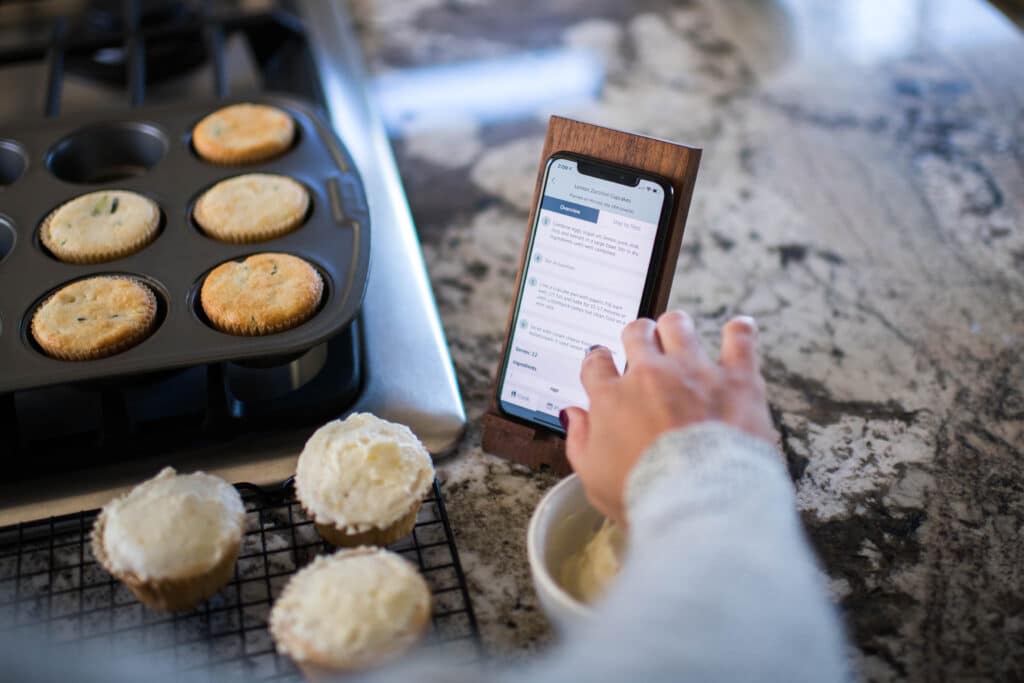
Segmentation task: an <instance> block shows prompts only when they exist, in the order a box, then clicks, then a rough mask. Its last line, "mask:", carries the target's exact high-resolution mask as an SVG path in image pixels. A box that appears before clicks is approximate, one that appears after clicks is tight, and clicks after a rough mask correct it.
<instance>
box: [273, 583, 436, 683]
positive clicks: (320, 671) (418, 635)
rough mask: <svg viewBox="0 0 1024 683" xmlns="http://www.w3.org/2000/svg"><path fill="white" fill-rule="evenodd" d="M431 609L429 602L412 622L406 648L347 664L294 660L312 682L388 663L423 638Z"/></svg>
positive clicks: (319, 682) (303, 674)
mask: <svg viewBox="0 0 1024 683" xmlns="http://www.w3.org/2000/svg"><path fill="white" fill-rule="evenodd" d="M430 609H431V608H430V604H429V603H428V605H427V608H426V609H425V610H424V611H423V612H422V614H418V615H417V621H416V623H414V624H412V625H411V626H410V629H409V642H408V643H407V644H406V646H405V647H404V648H401V649H399V650H394V651H392V652H388V653H385V654H383V655H381V656H380V657H377V658H375V659H361V660H358V661H353V662H352V663H351V664H349V665H347V666H336V665H329V664H326V663H323V662H319V661H315V660H314V659H313V658H312V657H311V658H310V659H294V658H293V659H292V661H293V662H295V666H297V667H298V669H299V671H301V672H302V677H303V678H305V679H306V680H307V681H310V683H321V681H337V680H338V676H339V674H346V673H351V674H355V673H359V672H361V671H366V670H367V669H372V668H373V667H376V666H380V665H382V664H386V663H387V662H390V661H393V660H395V659H397V658H398V657H400V656H402V655H403V654H405V653H407V652H409V651H410V650H412V649H413V648H414V647H416V645H418V644H419V643H420V641H422V640H423V637H424V636H425V635H426V633H427V626H428V625H429V624H430Z"/></svg>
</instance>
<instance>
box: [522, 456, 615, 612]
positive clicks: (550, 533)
mask: <svg viewBox="0 0 1024 683" xmlns="http://www.w3.org/2000/svg"><path fill="white" fill-rule="evenodd" d="M603 521H604V516H603V515H601V513H600V512H598V511H597V510H595V509H594V508H593V507H591V505H590V503H589V502H587V496H586V494H585V493H584V492H583V484H581V483H580V479H579V477H577V476H576V475H575V474H573V475H571V476H569V477H566V478H565V479H563V480H562V481H560V482H558V484H556V485H555V486H554V488H552V489H551V490H550V491H548V492H547V494H546V495H545V496H544V497H543V498H542V499H541V501H540V503H539V504H538V505H537V509H536V510H534V511H533V517H532V518H530V527H529V530H528V531H527V532H526V551H527V554H528V556H529V559H530V573H531V574H532V575H533V586H534V588H535V589H536V590H537V597H538V598H539V599H540V604H541V607H543V608H544V612H545V613H546V614H547V615H548V618H549V619H551V621H552V622H553V623H554V624H555V625H556V626H557V627H559V628H561V629H565V628H567V627H568V626H570V625H571V624H572V623H574V622H577V621H579V620H581V619H586V618H587V617H588V616H589V615H590V614H591V613H592V610H591V608H590V607H588V606H587V605H585V604H583V603H582V602H580V601H579V600H577V599H576V598H574V597H572V595H570V594H569V592H568V591H566V590H565V589H564V588H562V586H561V585H560V583H559V579H558V576H559V572H560V570H561V567H562V565H563V563H564V562H565V560H566V558H568V557H569V555H571V554H573V553H574V552H576V551H577V550H579V549H580V548H582V547H583V545H584V544H585V543H586V542H587V541H589V540H590V539H591V537H593V535H594V533H595V532H596V531H597V530H598V528H600V526H601V522H603Z"/></svg>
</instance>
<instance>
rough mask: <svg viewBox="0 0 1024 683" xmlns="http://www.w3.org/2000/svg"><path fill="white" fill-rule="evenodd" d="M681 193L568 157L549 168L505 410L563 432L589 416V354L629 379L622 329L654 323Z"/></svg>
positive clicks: (517, 316)
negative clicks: (580, 415)
mask: <svg viewBox="0 0 1024 683" xmlns="http://www.w3.org/2000/svg"><path fill="white" fill-rule="evenodd" d="M671 208H672V185H671V184H670V183H669V182H668V181H667V180H665V179H664V178H661V177H658V176H655V175H652V174H649V173H646V172H644V171H641V170H638V169H635V168H629V167H626V166H619V165H616V164H610V163H606V162H603V161H598V160H596V159H590V158H587V157H584V156H581V155H577V154H570V153H566V152H559V153H556V154H554V155H552V156H551V158H549V159H548V161H547V163H546V165H545V169H544V180H543V183H542V185H541V192H540V200H539V205H538V206H537V207H536V209H535V211H534V223H533V225H532V226H531V230H530V237H529V245H528V247H527V253H526V262H525V264H524V266H523V276H522V280H521V282H520V284H519V291H518V292H516V301H515V307H514V309H513V314H512V331H511V334H510V335H509V336H510V338H509V342H508V348H507V349H506V350H505V357H504V359H503V360H502V366H501V373H500V381H499V386H498V406H499V408H500V410H501V411H502V412H503V413H504V414H505V415H508V416H511V417H514V418H517V419H519V420H523V421H526V422H530V423H532V424H535V425H539V426H542V427H546V428H548V429H551V430H554V431H557V432H561V433H564V431H565V430H564V429H563V428H562V425H561V424H560V423H559V421H558V413H559V412H560V411H561V410H562V409H563V408H565V407H568V406H580V407H583V408H587V407H589V402H588V400H587V394H586V392H585V391H584V390H583V385H582V384H581V383H580V364H581V362H582V360H583V357H584V356H585V355H586V352H587V349H589V348H590V347H591V346H593V345H595V344H601V345H602V346H606V347H608V348H609V349H611V352H612V357H613V358H614V360H615V364H616V366H617V367H618V368H619V371H620V372H622V371H623V370H624V369H625V365H626V357H625V350H624V349H623V347H622V339H621V335H622V328H623V327H625V326H626V325H627V324H628V323H629V322H631V321H633V320H635V319H637V318H639V317H642V316H644V315H647V314H648V313H649V311H650V310H651V307H652V306H653V298H654V289H655V285H656V283H657V280H658V275H659V273H658V272H656V270H657V269H656V268H655V265H656V264H658V263H660V258H661V254H662V252H663V251H664V248H665V242H666V240H667V239H668V232H669V225H668V222H669V214H670V213H671Z"/></svg>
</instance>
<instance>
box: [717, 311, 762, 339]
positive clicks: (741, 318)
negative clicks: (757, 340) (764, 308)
mask: <svg viewBox="0 0 1024 683" xmlns="http://www.w3.org/2000/svg"><path fill="white" fill-rule="evenodd" d="M723 330H724V331H725V332H729V333H732V334H746V335H755V334H757V321H756V320H754V318H753V317H752V316H749V315H737V316H734V317H733V318H732V319H731V320H730V321H729V322H727V323H726V324H725V327H724V328H723Z"/></svg>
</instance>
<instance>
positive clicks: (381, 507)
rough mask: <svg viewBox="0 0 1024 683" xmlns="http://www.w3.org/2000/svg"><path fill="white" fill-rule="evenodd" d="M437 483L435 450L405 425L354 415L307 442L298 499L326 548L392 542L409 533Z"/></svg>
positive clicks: (299, 473) (297, 482) (300, 467)
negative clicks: (426, 498)
mask: <svg viewBox="0 0 1024 683" xmlns="http://www.w3.org/2000/svg"><path fill="white" fill-rule="evenodd" d="M433 481H434V464H433V461H432V460H431V458H430V453H429V452H428V451H427V449H426V448H425V447H424V446H423V444H422V443H420V440H419V439H417V438H416V435H415V434H413V433H412V431H411V430H410V429H409V428H408V427H406V426H405V425H400V424H395V423H393V422H388V421H387V420H382V419H380V418H379V417H376V416H375V415H370V414H369V413H355V414H353V415H350V416H349V417H348V418H346V419H345V420H344V421H338V420H335V421H334V422H328V423H327V424H326V425H324V426H323V427H321V428H320V429H318V430H317V431H316V432H315V433H314V434H313V436H312V437H310V439H309V441H307V442H306V446H305V448H303V450H302V453H301V454H300V455H299V462H298V466H297V467H296V471H295V494H296V496H297V497H298V499H299V502H301V503H302V507H303V509H304V510H305V511H306V513H307V514H309V516H310V517H312V518H313V521H314V522H315V523H316V528H317V530H318V531H319V532H320V535H321V536H322V537H323V538H324V539H325V540H326V541H328V542H329V543H333V544H334V545H340V546H357V545H363V544H368V545H387V544H388V543H393V542H394V541H397V540H398V539H400V538H402V537H404V536H407V535H408V534H409V533H411V532H412V529H413V527H414V526H415V525H416V513H417V512H419V509H420V506H421V505H422V503H423V498H424V497H425V496H426V495H427V492H428V491H429V490H430V487H431V485H432V484H433Z"/></svg>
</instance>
